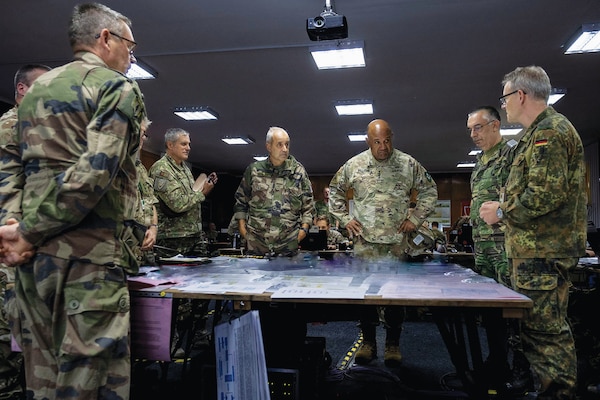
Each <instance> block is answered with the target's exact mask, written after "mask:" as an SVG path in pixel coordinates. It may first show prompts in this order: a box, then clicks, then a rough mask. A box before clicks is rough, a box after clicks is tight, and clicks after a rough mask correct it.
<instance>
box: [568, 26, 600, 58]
mask: <svg viewBox="0 0 600 400" xmlns="http://www.w3.org/2000/svg"><path fill="white" fill-rule="evenodd" d="M563 47H566V48H567V50H565V54H581V53H595V52H598V51H600V23H594V24H584V25H582V26H581V27H580V28H579V29H577V32H575V35H574V36H573V37H572V38H571V39H570V40H569V41H568V42H567V44H566V45H565V46H563Z"/></svg>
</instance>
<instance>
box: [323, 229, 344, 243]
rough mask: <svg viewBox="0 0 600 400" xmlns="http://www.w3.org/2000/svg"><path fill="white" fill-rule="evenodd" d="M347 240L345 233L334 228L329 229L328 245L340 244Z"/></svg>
mask: <svg viewBox="0 0 600 400" xmlns="http://www.w3.org/2000/svg"><path fill="white" fill-rule="evenodd" d="M345 241H346V238H345V237H344V235H342V234H341V233H339V232H338V231H335V230H333V229H329V230H328V231H327V245H328V246H329V245H336V246H337V245H338V244H340V243H344V242H345Z"/></svg>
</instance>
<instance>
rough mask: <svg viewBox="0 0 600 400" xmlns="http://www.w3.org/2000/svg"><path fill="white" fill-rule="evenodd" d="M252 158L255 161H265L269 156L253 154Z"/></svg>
mask: <svg viewBox="0 0 600 400" xmlns="http://www.w3.org/2000/svg"><path fill="white" fill-rule="evenodd" d="M253 158H254V159H255V160H256V161H265V160H266V159H267V158H269V156H254V157H253Z"/></svg>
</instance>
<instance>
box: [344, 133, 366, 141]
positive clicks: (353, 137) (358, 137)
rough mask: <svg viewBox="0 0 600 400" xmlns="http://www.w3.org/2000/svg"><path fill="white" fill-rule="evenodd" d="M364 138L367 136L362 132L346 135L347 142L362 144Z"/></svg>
mask: <svg viewBox="0 0 600 400" xmlns="http://www.w3.org/2000/svg"><path fill="white" fill-rule="evenodd" d="M366 138H367V135H366V133H364V132H350V133H349V134H348V140H350V141H351V142H364V141H365V139H366Z"/></svg>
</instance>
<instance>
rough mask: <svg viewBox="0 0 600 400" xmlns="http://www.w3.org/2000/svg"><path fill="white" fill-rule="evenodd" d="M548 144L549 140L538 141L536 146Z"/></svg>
mask: <svg viewBox="0 0 600 400" xmlns="http://www.w3.org/2000/svg"><path fill="white" fill-rule="evenodd" d="M547 144H548V139H538V140H536V141H535V143H534V146H536V147H537V146H546V145H547Z"/></svg>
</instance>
